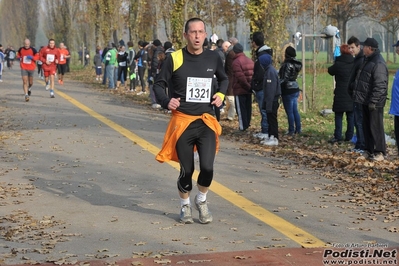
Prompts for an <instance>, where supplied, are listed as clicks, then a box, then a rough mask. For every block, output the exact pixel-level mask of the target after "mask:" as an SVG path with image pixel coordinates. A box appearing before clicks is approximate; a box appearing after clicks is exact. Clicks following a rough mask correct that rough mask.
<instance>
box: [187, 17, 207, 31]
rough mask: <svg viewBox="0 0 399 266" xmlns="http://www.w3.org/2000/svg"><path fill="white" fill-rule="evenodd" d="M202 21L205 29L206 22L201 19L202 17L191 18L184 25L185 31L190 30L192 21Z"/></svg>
mask: <svg viewBox="0 0 399 266" xmlns="http://www.w3.org/2000/svg"><path fill="white" fill-rule="evenodd" d="M198 21H201V22H202V23H204V29H205V27H206V26H205V22H204V21H203V20H202V19H200V18H190V19H189V20H187V21H186V24H185V25H184V32H185V33H187V32H188V27H189V26H190V23H191V22H198Z"/></svg>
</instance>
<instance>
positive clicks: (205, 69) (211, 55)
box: [154, 48, 228, 115]
mask: <svg viewBox="0 0 399 266" xmlns="http://www.w3.org/2000/svg"><path fill="white" fill-rule="evenodd" d="M214 76H216V78H217V82H218V86H217V88H218V89H217V91H214V89H212V88H213V87H214V86H212V79H213V77H214ZM168 81H171V84H172V88H170V90H169V91H170V92H171V95H169V96H168V95H166V93H165V88H166V87H167V86H168ZM227 86H228V79H227V75H226V73H225V71H224V67H223V62H222V60H221V59H220V56H219V55H218V54H217V53H215V52H214V51H211V50H204V51H203V52H202V53H201V54H199V55H193V54H190V53H189V52H188V51H187V49H186V48H183V49H181V50H178V51H176V52H173V53H172V54H171V56H168V57H167V58H166V60H165V62H164V64H163V66H162V69H161V71H160V73H159V75H158V76H157V78H156V80H155V83H154V92H155V96H156V98H157V101H158V103H159V104H161V106H162V107H163V108H165V109H167V108H168V104H169V101H170V98H180V106H179V107H178V108H177V111H180V112H182V113H184V114H188V115H202V114H203V113H209V114H214V111H213V106H212V105H211V102H212V101H213V99H212V97H213V95H214V94H215V93H216V92H220V93H222V94H226V91H227Z"/></svg>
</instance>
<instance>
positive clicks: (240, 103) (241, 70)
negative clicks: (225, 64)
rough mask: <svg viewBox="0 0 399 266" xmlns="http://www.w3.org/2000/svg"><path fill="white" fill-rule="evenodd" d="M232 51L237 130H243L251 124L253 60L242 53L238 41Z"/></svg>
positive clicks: (242, 50)
mask: <svg viewBox="0 0 399 266" xmlns="http://www.w3.org/2000/svg"><path fill="white" fill-rule="evenodd" d="M233 51H234V53H235V54H236V55H235V58H234V61H233V94H234V97H235V99H234V100H235V104H236V110H237V116H238V122H239V130H240V131H245V130H247V128H248V127H249V126H250V125H251V116H252V91H251V79H252V75H253V73H254V62H253V61H252V60H251V59H249V58H248V57H247V56H246V55H245V54H244V49H243V47H242V45H241V44H240V43H237V44H236V45H234V47H233Z"/></svg>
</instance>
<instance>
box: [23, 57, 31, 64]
mask: <svg viewBox="0 0 399 266" xmlns="http://www.w3.org/2000/svg"><path fill="white" fill-rule="evenodd" d="M22 63H24V64H31V63H32V60H30V59H28V57H27V56H24V57H23V58H22Z"/></svg>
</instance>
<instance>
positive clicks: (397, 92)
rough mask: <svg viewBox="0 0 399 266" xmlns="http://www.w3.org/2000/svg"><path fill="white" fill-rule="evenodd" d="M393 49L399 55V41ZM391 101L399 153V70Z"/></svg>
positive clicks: (394, 81)
mask: <svg viewBox="0 0 399 266" xmlns="http://www.w3.org/2000/svg"><path fill="white" fill-rule="evenodd" d="M393 47H395V50H396V53H397V54H398V55H399V41H397V42H396V44H394V45H393ZM391 99H392V101H391V108H390V110H389V113H390V114H391V115H394V127H395V139H396V147H397V148H398V153H399V70H398V71H396V74H395V78H394V79H393V84H392V97H391Z"/></svg>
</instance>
